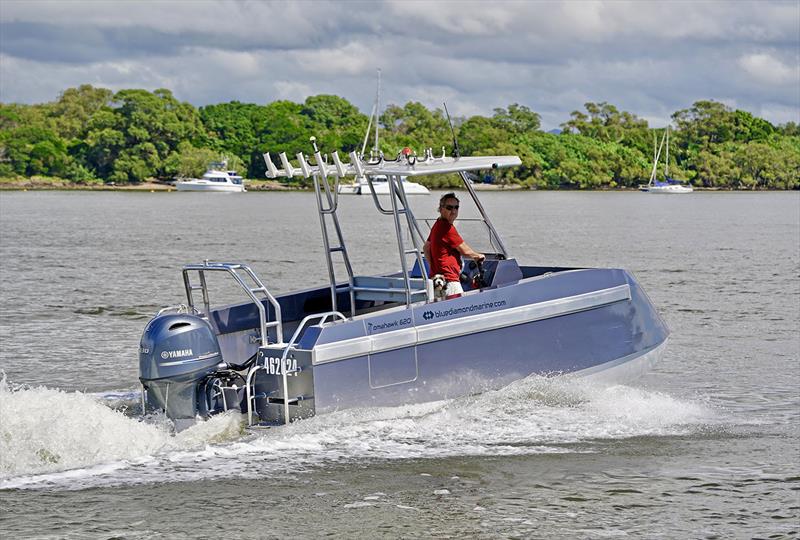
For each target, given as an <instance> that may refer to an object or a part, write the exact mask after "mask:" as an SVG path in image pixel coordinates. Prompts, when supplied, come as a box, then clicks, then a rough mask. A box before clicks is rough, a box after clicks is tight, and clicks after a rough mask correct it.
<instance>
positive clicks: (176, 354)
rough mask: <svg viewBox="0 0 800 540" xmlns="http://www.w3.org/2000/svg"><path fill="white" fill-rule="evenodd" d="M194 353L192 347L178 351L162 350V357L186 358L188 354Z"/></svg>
mask: <svg viewBox="0 0 800 540" xmlns="http://www.w3.org/2000/svg"><path fill="white" fill-rule="evenodd" d="M193 355H194V353H193V352H192V349H178V350H177V351H161V358H163V359H164V360H166V359H168V358H185V357H187V356H193Z"/></svg>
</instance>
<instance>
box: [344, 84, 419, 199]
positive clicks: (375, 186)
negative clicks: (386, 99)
mask: <svg viewBox="0 0 800 540" xmlns="http://www.w3.org/2000/svg"><path fill="white" fill-rule="evenodd" d="M380 102H381V70H380V69H379V70H378V85H377V90H376V92H375V102H374V103H373V106H372V112H371V113H370V115H369V122H367V132H366V134H365V135H364V143H363V144H362V145H361V154H360V155H361V156H364V151H365V150H366V148H367V141H368V140H369V136H370V133H372V129H371V128H372V122H373V120H374V122H375V144H374V145H373V147H372V152H371V154H370V158H371V159H373V160H374V159H382V158H383V154H382V152H381V150H380V145H379V144H378V141H379V139H380V135H379V132H380V129H379V122H378V109H379V107H380ZM402 152H404V153H406V154H408V155H411V154H412V152H411V149H410V148H404V149H403V150H402ZM400 181H401V182H403V191H404V192H405V194H406V195H428V194H430V191H429V190H428V188H426V187H425V186H423V185H422V184H418V183H416V182H409V181H408V179H407V178H406V177H401V178H400ZM338 192H339V193H340V194H341V195H371V194H373V193H374V194H375V195H388V194H389V179H388V178H387V177H386V175H385V174H379V175H376V176H363V177H360V178H354V179H353V181H352V182H343V183H340V184H339V188H338Z"/></svg>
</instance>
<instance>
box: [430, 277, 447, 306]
mask: <svg viewBox="0 0 800 540" xmlns="http://www.w3.org/2000/svg"><path fill="white" fill-rule="evenodd" d="M446 291H447V282H446V281H445V280H444V276H443V275H442V274H436V275H434V276H433V299H434V301H439V300H444V298H445V294H446Z"/></svg>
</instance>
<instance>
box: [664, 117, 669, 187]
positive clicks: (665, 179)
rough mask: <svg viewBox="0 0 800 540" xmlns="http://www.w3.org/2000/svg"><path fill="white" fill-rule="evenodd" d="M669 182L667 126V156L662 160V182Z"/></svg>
mask: <svg viewBox="0 0 800 540" xmlns="http://www.w3.org/2000/svg"><path fill="white" fill-rule="evenodd" d="M667 180H669V126H667V154H666V159H665V160H664V181H665V182H666V181H667Z"/></svg>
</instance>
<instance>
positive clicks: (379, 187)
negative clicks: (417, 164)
mask: <svg viewBox="0 0 800 540" xmlns="http://www.w3.org/2000/svg"><path fill="white" fill-rule="evenodd" d="M400 181H401V182H402V183H403V191H405V194H406V195H429V194H430V191H429V190H428V188H426V187H425V186H423V185H422V184H418V183H416V182H409V181H408V180H407V179H406V178H401V179H400ZM373 192H374V193H375V194H376V195H388V194H389V179H388V178H387V177H386V175H378V176H373V177H370V178H361V179H359V180H357V181H354V182H350V183H345V184H339V193H340V194H342V195H370V194H371V193H373Z"/></svg>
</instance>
